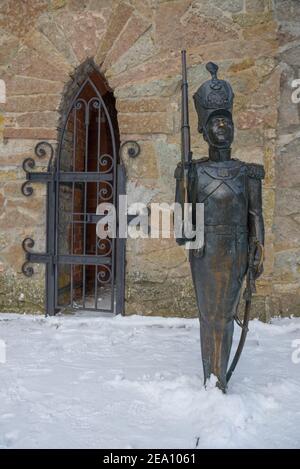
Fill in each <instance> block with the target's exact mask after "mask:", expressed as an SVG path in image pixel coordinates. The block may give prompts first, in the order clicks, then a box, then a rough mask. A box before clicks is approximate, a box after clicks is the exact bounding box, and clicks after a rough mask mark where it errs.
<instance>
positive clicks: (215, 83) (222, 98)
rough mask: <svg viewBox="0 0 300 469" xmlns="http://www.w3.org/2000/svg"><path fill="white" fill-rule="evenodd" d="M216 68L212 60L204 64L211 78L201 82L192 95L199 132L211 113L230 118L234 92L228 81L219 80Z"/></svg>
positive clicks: (203, 127) (204, 126)
mask: <svg viewBox="0 0 300 469" xmlns="http://www.w3.org/2000/svg"><path fill="white" fill-rule="evenodd" d="M218 68H219V67H218V65H216V64H214V63H213V62H208V63H207V64H206V69H207V70H208V71H209V73H210V74H211V79H210V80H207V81H205V82H204V83H202V85H201V86H200V87H199V88H198V90H197V91H196V93H195V94H194V95H193V98H194V104H195V108H196V111H197V114H198V131H199V132H200V133H202V132H203V129H205V128H206V125H207V122H208V119H209V118H210V117H211V116H212V115H216V114H221V115H228V116H229V117H230V118H232V107H233V98H234V93H233V91H232V88H231V85H230V83H228V81H225V80H219V78H218V77H217V72H218Z"/></svg>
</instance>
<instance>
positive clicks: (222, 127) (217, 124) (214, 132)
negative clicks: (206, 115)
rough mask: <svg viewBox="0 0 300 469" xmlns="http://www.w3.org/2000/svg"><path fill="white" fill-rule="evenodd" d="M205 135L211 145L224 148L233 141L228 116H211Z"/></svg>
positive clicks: (231, 125) (230, 121)
mask: <svg viewBox="0 0 300 469" xmlns="http://www.w3.org/2000/svg"><path fill="white" fill-rule="evenodd" d="M207 135H208V137H209V141H210V142H211V143H212V144H213V145H217V146H221V147H223V146H224V147H225V146H228V145H230V144H231V143H232V141H233V124H232V120H231V119H230V118H229V117H228V116H213V117H211V118H210V119H209V121H208V123H207Z"/></svg>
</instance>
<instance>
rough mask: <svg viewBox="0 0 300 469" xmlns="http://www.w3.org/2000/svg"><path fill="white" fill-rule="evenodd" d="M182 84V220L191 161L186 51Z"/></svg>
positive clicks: (183, 57) (182, 56)
mask: <svg viewBox="0 0 300 469" xmlns="http://www.w3.org/2000/svg"><path fill="white" fill-rule="evenodd" d="M181 63H182V83H181V171H182V177H181V181H182V186H181V197H180V200H181V209H182V216H183V220H184V214H185V205H184V204H185V203H188V202H189V200H188V184H189V176H188V172H189V166H190V163H191V160H192V152H191V136H190V125H189V108H188V106H189V104H188V82H187V72H186V51H185V50H182V51H181Z"/></svg>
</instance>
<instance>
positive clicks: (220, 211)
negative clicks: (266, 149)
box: [175, 51, 264, 392]
mask: <svg viewBox="0 0 300 469" xmlns="http://www.w3.org/2000/svg"><path fill="white" fill-rule="evenodd" d="M182 64H183V81H182V160H183V161H182V162H180V163H179V164H178V166H177V168H176V170H175V178H176V201H177V202H180V203H181V204H182V205H183V204H184V202H190V203H192V204H193V214H194V210H195V204H196V203H203V204H204V246H203V247H202V248H201V249H191V250H190V252H189V259H190V265H191V272H192V278H193V283H194V287H195V292H196V299H197V304H198V309H199V315H200V338H201V351H202V362H203V370H204V383H205V382H206V380H207V379H208V378H209V377H210V376H211V374H214V375H215V376H216V377H217V379H218V381H217V386H218V387H219V388H221V389H222V391H223V392H226V388H227V383H228V380H229V379H230V376H231V374H232V372H233V370H234V368H235V366H236V364H237V361H238V359H239V356H240V354H241V351H242V348H243V345H244V342H245V338H246V334H247V330H248V329H247V324H248V321H249V314H250V304H251V295H252V292H255V279H256V278H258V277H259V276H260V275H261V273H262V271H263V267H262V258H263V244H264V223H263V216H262V195H261V193H262V187H261V186H262V184H261V181H262V179H263V178H264V168H263V166H262V165H258V164H251V163H245V162H243V161H240V160H237V159H234V158H231V144H232V141H233V136H234V125H233V121H232V106H233V98H234V94H233V91H232V88H231V86H230V84H229V83H228V82H227V81H224V80H220V79H218V77H217V71H218V66H217V65H216V64H214V63H212V62H209V63H208V64H207V65H206V69H207V70H208V71H209V72H210V74H211V79H210V80H208V81H206V82H205V83H203V84H202V85H201V86H200V88H199V89H198V90H197V92H196V93H195V94H194V96H193V98H194V104H195V108H196V111H197V114H198V130H199V132H200V133H202V134H203V138H204V140H205V141H206V142H207V143H208V153H209V154H208V158H201V159H199V160H192V159H191V157H192V154H191V151H190V135H189V122H188V106H187V102H188V101H187V82H186V66H185V51H183V52H182ZM187 241H188V240H187V239H186V238H184V237H183V238H178V239H177V242H178V244H181V245H182V244H185V243H186V242H187ZM245 276H247V281H246V288H245V292H244V298H245V301H246V302H245V315H244V320H243V322H241V321H239V320H238V317H237V307H238V304H239V300H240V296H241V289H242V284H243V280H244V278H245ZM234 320H236V321H237V322H238V324H239V325H240V326H241V327H242V333H241V339H240V343H239V346H238V349H237V352H236V354H235V356H234V359H233V362H232V364H231V366H230V367H229V369H228V363H229V356H230V351H231V345H232V336H233V328H234Z"/></svg>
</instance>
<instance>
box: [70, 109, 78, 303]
mask: <svg viewBox="0 0 300 469" xmlns="http://www.w3.org/2000/svg"><path fill="white" fill-rule="evenodd" d="M73 113H74V122H73V155H72V159H73V165H72V167H73V171H76V167H75V165H76V137H77V136H76V130H77V109H76V106H75V107H74V111H73ZM74 197H75V183H74V181H73V182H72V212H71V254H74ZM70 295H71V307H72V308H73V297H74V292H73V264H71V288H70Z"/></svg>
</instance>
